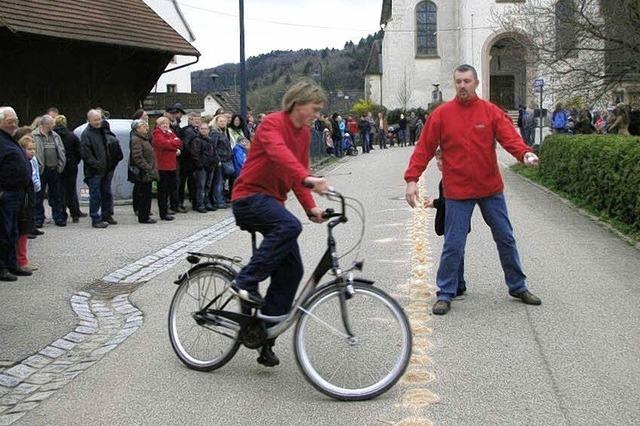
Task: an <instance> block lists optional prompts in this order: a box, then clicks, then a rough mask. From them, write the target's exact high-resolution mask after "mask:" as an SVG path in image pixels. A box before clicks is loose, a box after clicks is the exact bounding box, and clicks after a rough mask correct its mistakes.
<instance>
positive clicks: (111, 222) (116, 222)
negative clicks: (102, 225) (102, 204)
mask: <svg viewBox="0 0 640 426" xmlns="http://www.w3.org/2000/svg"><path fill="white" fill-rule="evenodd" d="M102 221H103V222H107V223H108V224H109V225H117V224H118V221H116V220H115V219H114V218H112V217H107V218H105V219H103V220H102Z"/></svg>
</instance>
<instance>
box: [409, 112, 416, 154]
mask: <svg viewBox="0 0 640 426" xmlns="http://www.w3.org/2000/svg"><path fill="white" fill-rule="evenodd" d="M407 125H408V126H409V145H411V146H414V145H415V144H416V127H417V125H418V117H416V113H415V112H414V111H411V114H410V115H409V121H408V122H407Z"/></svg>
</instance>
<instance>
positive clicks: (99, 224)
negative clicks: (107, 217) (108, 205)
mask: <svg viewBox="0 0 640 426" xmlns="http://www.w3.org/2000/svg"><path fill="white" fill-rule="evenodd" d="M91 226H92V227H94V228H98V229H104V228H106V227H107V226H109V224H108V223H107V222H94V223H93V224H92V225H91Z"/></svg>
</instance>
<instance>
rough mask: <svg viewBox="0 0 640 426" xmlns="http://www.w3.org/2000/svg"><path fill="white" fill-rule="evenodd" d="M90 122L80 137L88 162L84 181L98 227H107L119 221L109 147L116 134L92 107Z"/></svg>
mask: <svg viewBox="0 0 640 426" xmlns="http://www.w3.org/2000/svg"><path fill="white" fill-rule="evenodd" d="M87 121H88V123H89V124H88V125H87V127H86V129H84V131H83V132H82V135H81V136H80V152H81V156H82V161H84V180H85V182H86V183H87V185H88V186H89V214H90V216H91V222H92V226H93V227H94V228H106V227H107V226H109V225H110V224H113V225H115V224H117V222H116V221H115V220H114V219H113V217H112V216H113V195H112V193H111V179H112V178H113V170H114V169H115V167H114V165H113V163H114V160H112V159H111V153H110V150H109V148H108V146H107V144H108V141H107V136H111V135H113V134H112V133H111V132H110V131H107V129H106V128H105V127H104V126H103V122H102V114H101V113H100V111H98V110H96V109H92V110H89V112H88V113H87ZM113 137H114V138H115V136H113ZM109 139H112V138H111V137H109ZM116 141H117V139H116ZM111 144H113V141H111ZM116 164H117V162H116Z"/></svg>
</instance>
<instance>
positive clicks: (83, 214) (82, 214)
mask: <svg viewBox="0 0 640 426" xmlns="http://www.w3.org/2000/svg"><path fill="white" fill-rule="evenodd" d="M87 216H89V215H88V214H86V213H83V212H80V213H78V217H87Z"/></svg>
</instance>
